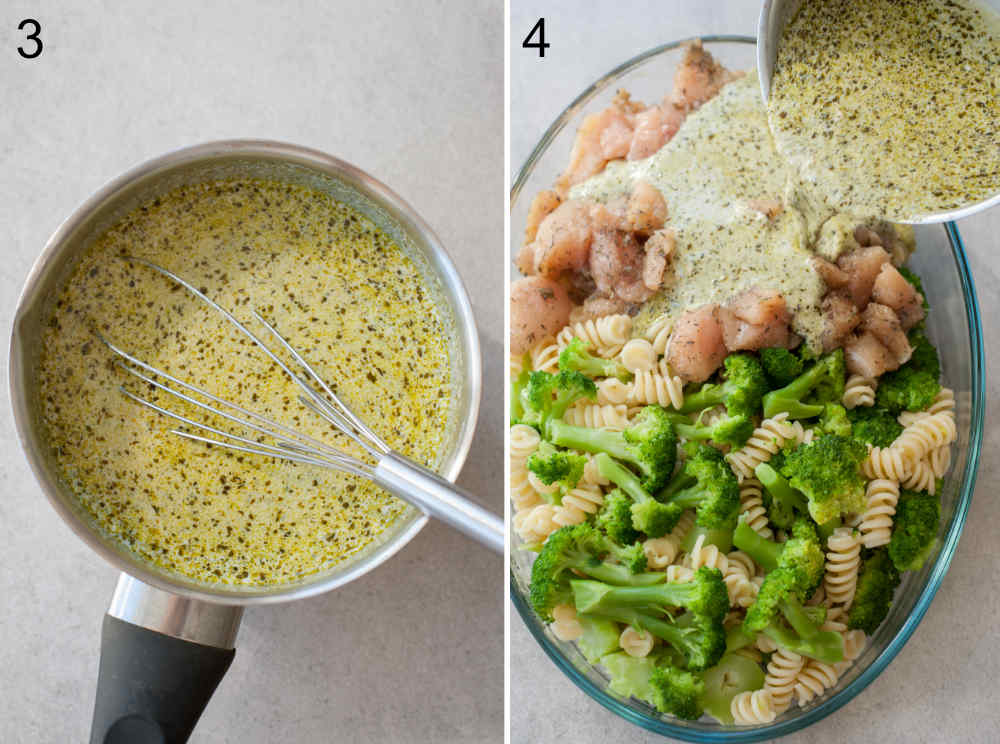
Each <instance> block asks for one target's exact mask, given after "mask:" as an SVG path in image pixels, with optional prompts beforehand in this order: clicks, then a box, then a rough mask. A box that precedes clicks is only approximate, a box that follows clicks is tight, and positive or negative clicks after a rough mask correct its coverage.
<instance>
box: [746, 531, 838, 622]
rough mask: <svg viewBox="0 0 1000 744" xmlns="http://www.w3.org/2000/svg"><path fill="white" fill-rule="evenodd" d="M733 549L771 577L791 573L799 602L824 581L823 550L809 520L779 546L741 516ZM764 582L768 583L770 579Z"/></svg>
mask: <svg viewBox="0 0 1000 744" xmlns="http://www.w3.org/2000/svg"><path fill="white" fill-rule="evenodd" d="M733 545H735V546H736V547H737V548H739V549H740V550H742V551H743V552H744V553H746V554H747V555H749V556H750V557H751V558H753V559H754V560H755V561H756V562H757V563H758V565H760V567H761V568H763V569H764V571H765V572H767V576H768V577H769V576H770V575H771V573H774V572H775V571H777V570H778V569H783V570H787V571H789V572H790V573H791V574H792V578H794V584H793V587H792V588H793V589H794V590H795V592H796V596H797V597H798V598H799V599H805V598H806V597H808V596H809V595H810V594H811V593H812V591H813V589H815V588H816V585H817V584H818V583H819V581H820V579H821V578H822V577H823V569H824V566H825V557H824V555H823V547H822V545H821V544H820V542H819V537H818V536H817V535H816V528H815V527H813V525H812V523H811V522H809V520H808V519H799V520H797V521H796V522H795V524H793V525H792V534H791V537H789V538H788V540H786V541H785V542H783V543H779V542H775V541H774V540H768V539H767V538H765V537H761V536H760V535H758V534H757V533H756V532H754V531H753V529H752V528H751V527H750V525H749V524H747V522H746V518H745V517H743V516H741V517H740V520H739V522H738V524H737V525H736V531H735V532H734V533H733ZM764 581H765V583H766V582H767V577H765V579H764ZM756 629H757V630H759V628H756Z"/></svg>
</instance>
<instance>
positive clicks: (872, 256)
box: [837, 245, 889, 308]
mask: <svg viewBox="0 0 1000 744" xmlns="http://www.w3.org/2000/svg"><path fill="white" fill-rule="evenodd" d="M887 263H889V254H888V253H886V252H885V250H884V249H883V248H882V247H880V246H877V245H873V246H869V247H867V248H859V249H858V250H856V251H852V252H851V253H847V254H844V255H843V256H841V257H840V258H838V259H837V266H839V267H840V268H841V270H842V271H843V272H844V273H846V274H847V291H848V292H849V293H850V295H851V301H852V302H853V303H854V304H855V305H857V306H858V307H859V308H863V307H864V306H865V305H867V304H868V300H869V299H871V296H872V287H874V286H875V277H877V276H878V273H879V271H881V270H882V266H883V265H885V264H887Z"/></svg>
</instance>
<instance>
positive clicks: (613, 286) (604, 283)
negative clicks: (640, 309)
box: [590, 230, 653, 303]
mask: <svg viewBox="0 0 1000 744" xmlns="http://www.w3.org/2000/svg"><path fill="white" fill-rule="evenodd" d="M644 259H645V252H644V251H643V250H642V246H640V245H639V241H638V240H636V238H635V236H634V235H632V234H631V233H627V232H621V231H619V230H600V231H598V232H597V233H595V234H594V239H593V242H592V243H591V247H590V275H591V277H592V278H593V280H594V283H595V284H596V285H597V289H598V291H600V292H601V293H602V294H605V295H617V296H618V297H620V298H621V299H623V300H625V301H626V302H631V303H640V302H645V301H646V300H648V299H649V298H650V297H652V296H653V292H652V290H650V289H649V288H648V287H647V286H646V285H645V283H644V282H643V262H644Z"/></svg>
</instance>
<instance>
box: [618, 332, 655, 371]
mask: <svg viewBox="0 0 1000 744" xmlns="http://www.w3.org/2000/svg"><path fill="white" fill-rule="evenodd" d="M619 358H620V359H621V362H622V365H623V366H624V367H625V369H627V370H628V371H629V372H631V373H633V374H635V373H636V372H652V371H653V370H654V369H656V352H655V351H653V345H652V344H651V343H649V341H647V340H646V339H644V338H633V339H631V340H629V341H627V342H626V343H625V345H624V346H623V347H622V350H621V352H620V353H619Z"/></svg>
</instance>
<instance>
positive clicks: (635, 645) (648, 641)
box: [618, 625, 654, 657]
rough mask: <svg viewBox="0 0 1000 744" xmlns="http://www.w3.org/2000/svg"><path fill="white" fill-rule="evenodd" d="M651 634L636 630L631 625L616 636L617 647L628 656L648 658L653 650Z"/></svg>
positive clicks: (646, 631)
mask: <svg viewBox="0 0 1000 744" xmlns="http://www.w3.org/2000/svg"><path fill="white" fill-rule="evenodd" d="M653 642H654V639H653V634H652V633H650V632H649V631H648V630H636V629H635V628H633V627H632V626H631V625H630V626H629V627H627V628H625V630H623V631H622V634H621V635H620V636H618V645H619V646H621V649H622V651H624V652H625V653H627V654H628V655H629V656H635V657H643V656H649V652H650V651H652V650H653Z"/></svg>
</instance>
